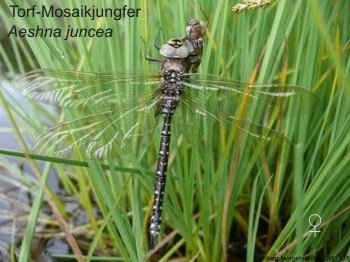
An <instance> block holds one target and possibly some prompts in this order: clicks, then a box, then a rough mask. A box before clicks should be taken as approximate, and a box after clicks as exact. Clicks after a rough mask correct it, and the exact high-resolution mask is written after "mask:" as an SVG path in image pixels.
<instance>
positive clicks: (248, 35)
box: [0, 0, 350, 261]
mask: <svg viewBox="0 0 350 262" xmlns="http://www.w3.org/2000/svg"><path fill="white" fill-rule="evenodd" d="M237 3H238V2H235V1H227V0H225V1H224V0H218V1H207V0H202V1H187V0H178V1H176V3H175V2H170V1H159V0H158V1H156V0H149V1H146V0H143V1H142V0H140V1H132V0H130V1H123V2H119V1H108V0H103V1H92V0H89V1H74V2H73V1H68V0H64V1H54V0H52V1H44V0H40V1H15V0H13V1H11V0H5V1H2V2H1V3H0V6H1V9H0V17H1V18H0V40H1V43H0V70H1V71H0V79H1V82H0V87H1V89H0V91H1V92H0V105H1V118H2V119H1V122H0V123H1V125H0V132H1V136H0V137H1V140H0V150H1V151H0V153H1V155H0V163H1V165H0V168H1V169H0V180H1V184H2V185H4V187H3V188H1V189H0V190H2V194H1V201H0V207H1V211H0V219H1V220H0V221H1V223H2V226H1V227H0V232H1V237H0V241H1V243H0V257H2V258H4V259H9V260H10V261H16V260H18V261H29V258H31V259H33V261H38V259H39V258H41V259H42V258H43V257H46V259H51V258H49V255H50V256H53V257H55V259H58V258H61V259H62V258H64V257H66V258H68V257H73V256H75V257H77V258H78V259H80V260H82V255H84V256H85V259H86V260H93V261H97V257H98V258H99V259H102V260H103V261H108V260H109V259H110V261H118V260H121V261H122V260H129V261H130V260H131V261H143V260H150V261H168V260H177V261H180V260H181V261H196V260H198V261H261V260H262V259H263V258H264V257H266V256H290V257H292V256H301V255H304V256H307V257H309V258H311V260H312V258H313V257H316V256H318V258H321V257H325V256H337V255H339V256H345V255H348V256H349V255H350V254H349V253H350V250H349V242H350V223H349V220H350V219H349V217H350V211H349V209H350V179H349V175H350V154H349V148H350V147H349V146H350V134H349V131H348V130H349V129H350V103H349V101H350V88H349V83H350V80H349V67H350V60H349V40H350V31H349V29H348V28H349V24H350V12H349V10H350V2H349V1H336V0H335V1H321V0H319V1H314V0H306V1H303V0H297V1H287V0H284V1H283V0H276V1H273V0H272V1H271V4H270V5H268V6H267V7H266V8H257V9H255V10H248V9H245V10H243V11H242V12H241V13H239V14H235V13H233V12H232V11H231V8H232V6H233V5H235V4H237ZM12 4H18V5H20V6H23V7H31V6H32V5H34V4H36V5H37V6H41V5H51V4H53V5H54V6H57V7H62V8H72V7H80V6H82V5H83V6H84V5H86V6H92V5H95V7H114V8H121V7H123V6H124V5H125V4H126V5H127V6H128V7H129V8H141V11H140V15H139V17H137V18H136V17H135V18H127V17H125V18H123V19H121V20H119V21H116V20H114V19H112V18H99V19H96V20H91V19H89V18H56V17H54V18H40V17H26V18H21V17H16V18H13V17H12V16H11V13H10V9H9V6H10V5H12ZM201 8H202V10H203V12H204V13H205V15H204V14H203V12H201ZM206 17H207V18H208V30H207V35H206V44H205V50H204V54H203V59H202V64H201V66H200V67H199V72H201V73H210V74H215V75H220V76H225V77H229V78H233V79H238V80H241V81H249V80H252V79H253V80H255V81H256V82H259V83H264V82H265V83H282V84H291V85H298V86H302V87H303V88H305V89H307V90H309V91H310V92H313V93H314V94H315V95H316V96H317V103H316V104H312V105H310V106H312V108H310V109H305V110H303V111H305V112H307V114H302V115H300V116H295V117H291V118H288V119H286V121H285V122H284V125H285V127H284V129H283V130H282V131H283V133H284V134H286V135H287V136H288V137H291V138H292V140H293V141H294V142H295V145H293V146H292V148H291V147H287V146H283V147H281V148H280V152H279V154H278V157H277V158H276V159H275V161H274V162H271V163H270V162H269V163H266V162H265V160H264V159H263V156H261V157H259V158H258V159H257V158H256V156H255V158H253V159H252V158H250V156H249V155H248V154H244V153H243V157H240V158H237V152H238V151H239V152H241V151H243V152H244V146H243V147H239V146H236V147H234V148H233V149H232V150H231V151H230V152H229V153H225V154H222V153H221V152H215V153H214V157H213V155H208V156H207V155H205V156H204V157H202V155H200V154H199V153H198V152H197V153H196V152H192V153H191V152H190V151H188V150H187V149H186V147H185V146H179V147H178V148H173V149H172V152H171V160H170V166H169V177H168V184H167V189H166V194H165V201H164V205H165V207H164V212H163V227H162V233H161V235H160V238H159V240H160V243H159V245H158V246H157V248H156V249H155V250H151V251H148V219H149V217H150V214H151V210H152V199H153V183H154V182H153V179H154V172H152V171H154V169H155V165H156V161H157V159H156V157H157V148H155V147H151V148H150V149H149V150H145V152H142V154H140V155H135V156H134V157H132V160H130V158H125V159H118V160H117V161H116V162H113V163H108V164H109V165H107V166H103V165H101V164H100V163H99V162H97V161H92V160H89V161H87V162H83V163H72V162H69V161H68V160H66V161H65V160H63V164H62V163H61V164H58V163H54V162H57V161H58V160H57V159H54V160H50V159H49V158H45V157H44V161H36V160H33V159H31V158H29V157H25V156H23V155H22V157H21V158H18V157H14V156H11V155H17V156H19V155H21V153H28V152H29V151H30V146H31V145H32V143H33V141H34V140H35V138H37V137H38V135H39V134H40V133H42V132H43V131H44V130H45V129H46V128H47V123H58V122H59V121H61V120H62V118H61V116H60V114H58V113H57V110H55V108H52V107H49V108H48V107H47V106H46V105H41V104H39V103H36V102H35V101H30V100H28V99H24V98H21V97H19V96H18V95H17V94H16V93H15V92H14V91H13V88H12V86H11V85H12V84H11V83H12V82H13V80H14V78H15V77H16V76H18V75H20V74H23V73H25V72H27V71H29V70H32V69H35V68H54V69H56V68H57V69H59V68H64V69H72V70H83V71H113V70H125V69H135V68H152V69H157V67H159V65H158V64H157V63H149V62H148V61H146V60H145V59H144V55H145V50H144V43H143V42H142V41H141V39H140V36H141V37H142V38H144V39H145V40H146V49H147V52H148V53H150V54H151V56H152V57H159V54H158V51H157V50H156V49H155V48H153V43H154V42H155V39H156V38H157V33H158V32H159V29H161V30H160V39H159V42H160V43H165V41H166V40H167V39H169V38H171V37H181V36H184V34H185V31H184V29H185V26H186V23H187V21H188V20H190V19H191V18H197V19H200V20H203V21H206ZM13 25H15V26H16V27H18V28H31V27H32V28H36V26H38V25H39V26H43V27H46V28H61V29H62V30H63V31H65V29H66V28H67V27H68V26H70V27H72V28H104V29H106V28H112V29H113V37H111V38H106V37H101V38H97V37H94V38H83V37H79V38H69V39H68V40H64V37H43V38H39V37H37V38H35V37H34V38H29V37H13V36H11V37H8V36H7V34H8V32H9V31H10V29H11V28H12V26H13ZM261 57H262V59H261V61H260V60H259V59H260V58H261ZM259 61H260V66H259V70H258V74H257V76H256V77H255V75H254V73H255V72H254V68H256V65H257V64H258V63H259ZM218 139H219V138H218V137H216V136H213V143H214V144H215V143H217V141H218ZM238 159H240V160H238ZM79 165H80V166H79ZM81 165H82V166H84V165H85V166H88V168H87V167H82V166H81ZM313 214H317V215H319V216H320V217H321V218H322V221H321V224H320V225H319V227H318V228H317V230H320V231H321V232H319V233H318V234H317V236H316V237H314V236H313V235H312V234H311V233H310V232H309V230H311V229H312V227H311V226H310V223H309V222H310V221H309V218H310V216H311V217H312V219H315V218H317V217H316V216H312V215H313ZM311 222H312V223H313V224H316V223H317V222H318V221H311ZM321 260H322V259H321ZM48 261H50V260H48ZM315 261H320V260H316V259H315Z"/></svg>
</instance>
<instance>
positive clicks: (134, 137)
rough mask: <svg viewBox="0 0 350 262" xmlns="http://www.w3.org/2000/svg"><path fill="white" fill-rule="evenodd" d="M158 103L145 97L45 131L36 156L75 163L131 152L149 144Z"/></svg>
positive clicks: (37, 142) (37, 145)
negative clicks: (72, 159) (71, 159)
mask: <svg viewBox="0 0 350 262" xmlns="http://www.w3.org/2000/svg"><path fill="white" fill-rule="evenodd" d="M157 102H158V100H157V98H155V97H154V96H153V95H149V96H144V97H143V98H140V99H138V100H135V101H133V102H131V103H127V104H126V105H124V106H119V107H115V108H113V109H108V110H105V111H101V112H98V113H94V114H90V115H86V116H82V117H80V118H77V119H74V120H71V121H66V122H63V123H61V124H58V125H56V126H54V127H52V128H50V129H49V130H47V131H46V132H45V133H44V134H43V135H42V136H41V137H40V138H39V139H38V140H37V141H36V143H35V145H34V150H35V151H38V152H39V153H45V154H54V155H58V156H66V155H69V154H74V155H75V157H76V158H78V159H86V158H103V157H105V156H107V155H109V154H113V153H114V154H119V153H120V152H132V151H134V150H136V149H137V148H139V146H140V143H142V142H144V141H149V138H147V139H145V137H148V136H150V135H151V131H152V130H153V127H154V126H155V124H156V122H157V119H156V118H155V108H156V106H155V105H156V104H157Z"/></svg>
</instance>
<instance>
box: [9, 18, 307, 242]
mask: <svg viewBox="0 0 350 262" xmlns="http://www.w3.org/2000/svg"><path fill="white" fill-rule="evenodd" d="M205 31H206V25H205V23H204V22H201V21H199V20H196V19H193V20H191V21H190V22H189V23H188V24H187V27H186V36H185V37H183V38H171V39H170V40H168V41H167V42H166V43H165V44H164V45H163V46H161V47H160V48H159V52H160V55H161V56H162V59H161V60H159V61H160V62H161V65H160V70H159V71H156V70H155V71H154V70H143V69H138V70H136V69H135V70H123V71H114V72H81V71H74V70H55V69H40V70H34V71H31V72H29V73H27V74H25V75H23V76H22V77H20V78H19V79H18V80H17V81H16V82H15V89H16V90H17V91H18V92H19V93H20V94H22V95H24V96H26V97H29V98H32V99H35V100H37V101H41V102H45V103H49V104H54V105H58V106H60V107H64V108H72V109H74V110H76V111H77V112H80V113H81V114H82V116H80V117H78V118H76V119H73V120H68V121H65V122H63V123H60V124H58V125H55V126H53V127H51V128H49V129H48V130H47V131H46V132H45V133H44V134H42V135H41V136H40V137H39V138H38V139H37V141H36V142H35V144H34V149H35V150H36V151H38V153H43V154H55V155H59V156H65V155H69V154H74V155H78V156H83V157H84V158H104V157H109V156H111V155H114V154H119V153H120V152H133V151H134V150H136V149H137V148H139V147H141V146H142V145H143V143H146V144H147V143H149V141H151V139H150V137H152V136H153V134H154V133H155V132H156V130H158V129H159V133H160V144H159V153H158V161H157V169H156V178H155V190H154V202H153V214H152V217H151V219H150V248H154V247H155V246H156V245H157V241H158V236H159V234H160V229H161V215H162V208H163V197H164V191H165V184H166V178H167V172H168V161H169V152H170V144H171V141H172V139H171V137H172V135H173V134H172V127H173V125H172V124H175V125H177V126H178V127H181V128H179V129H181V132H183V133H184V134H186V133H187V134H188V137H189V138H190V139H189V141H192V142H193V141H195V140H199V142H198V143H197V144H196V142H193V143H194V144H195V145H198V144H202V143H206V140H209V137H206V136H207V132H206V130H205V128H199V126H200V123H202V122H203V121H202V120H203V119H204V122H205V121H207V120H208V121H209V120H210V121H212V122H213V123H217V124H218V125H216V126H217V127H218V129H220V130H224V131H227V134H230V133H232V132H241V133H244V134H246V136H247V137H250V138H251V139H252V140H257V141H263V142H266V143H269V142H271V141H276V140H278V141H281V140H283V141H284V140H286V137H285V136H284V135H282V134H281V133H280V132H278V131H275V130H273V129H270V128H268V127H266V126H264V125H263V124H260V123H253V122H251V121H248V120H247V119H244V118H241V117H238V116H237V115H236V109H237V107H238V106H239V105H240V103H241V101H242V99H244V101H246V102H245V104H246V105H247V106H249V105H253V104H255V103H259V104H260V103H261V104H266V105H267V108H274V107H276V106H277V107H279V108H282V107H283V108H284V107H285V106H286V105H289V104H291V103H289V101H291V100H293V101H295V100H296V101H299V102H300V103H299V106H300V107H298V108H294V114H298V113H299V112H300V110H303V108H305V107H307V106H308V102H309V101H311V100H312V99H313V95H312V93H311V92H309V91H307V90H305V89H303V88H301V87H298V86H289V85H279V84H275V85H273V84H251V83H244V82H240V81H237V80H232V79H230V78H225V77H220V76H216V75H211V74H200V73H197V72H196V71H197V69H198V67H199V65H200V63H201V59H202V54H203V48H204V35H205ZM149 60H151V61H158V60H154V59H149ZM291 105H292V104H291ZM160 119H162V121H161V123H160ZM201 121H202V122H201ZM195 136H198V137H197V138H195Z"/></svg>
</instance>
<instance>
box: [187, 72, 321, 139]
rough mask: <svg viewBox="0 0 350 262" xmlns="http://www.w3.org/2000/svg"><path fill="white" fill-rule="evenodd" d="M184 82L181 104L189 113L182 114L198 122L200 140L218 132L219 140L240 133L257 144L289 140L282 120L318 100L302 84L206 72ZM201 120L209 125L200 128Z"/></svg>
mask: <svg viewBox="0 0 350 262" xmlns="http://www.w3.org/2000/svg"><path fill="white" fill-rule="evenodd" d="M184 85H185V86H186V87H185V89H184V94H183V100H182V102H181V103H182V104H181V105H183V106H184V107H186V109H183V110H184V111H190V113H181V115H191V116H192V117H191V119H190V120H189V121H187V122H188V123H190V122H192V123H194V121H195V119H196V122H197V123H199V124H196V125H197V127H195V126H194V124H192V125H193V127H192V130H197V131H196V136H198V137H199V142H201V141H203V142H204V141H206V140H208V138H209V139H210V138H212V136H215V135H216V136H217V137H218V138H219V137H220V139H221V138H222V137H224V139H225V138H226V139H228V138H229V137H230V136H232V137H236V138H237V136H238V134H239V133H241V134H240V135H239V139H240V140H242V139H243V140H244V139H251V140H254V141H256V143H261V142H263V143H265V144H271V143H273V144H276V143H282V142H283V141H289V139H288V138H287V137H286V136H284V135H283V123H281V122H282V121H283V119H284V118H285V117H293V116H299V115H300V114H302V113H306V112H310V111H312V109H313V105H314V104H315V103H316V101H317V99H316V97H315V96H314V95H313V94H312V93H311V92H309V91H307V90H305V89H303V88H301V87H299V86H291V85H278V84H276V85H273V84H269V85H267V84H247V83H244V82H240V81H236V80H232V79H228V78H223V77H218V76H214V75H207V74H191V78H190V80H188V82H184ZM209 119H210V120H209ZM180 121H182V120H180ZM201 121H202V122H203V123H204V122H206V123H204V124H205V125H206V126H207V128H203V127H201V126H202V124H201ZM210 121H211V122H212V123H211V125H212V126H211V127H210ZM208 126H209V128H208ZM189 130H191V129H189ZM276 130H279V131H276ZM219 134H220V136H219ZM242 134H243V135H242ZM190 141H193V139H192V140H190ZM289 142H291V141H289ZM254 143H255V142H254Z"/></svg>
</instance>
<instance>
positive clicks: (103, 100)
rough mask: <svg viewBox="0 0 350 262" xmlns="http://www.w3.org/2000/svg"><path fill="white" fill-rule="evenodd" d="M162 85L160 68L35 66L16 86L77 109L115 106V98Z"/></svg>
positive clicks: (31, 95)
mask: <svg viewBox="0 0 350 262" xmlns="http://www.w3.org/2000/svg"><path fill="white" fill-rule="evenodd" d="M155 85H159V73H158V72H157V71H146V70H133V71H123V72H118V71H116V72H102V73H94V72H79V71H70V70H52V69H46V70H45V69H44V70H35V71H32V72H29V73H27V74H26V75H24V76H22V77H20V78H19V79H17V81H16V82H15V89H16V90H17V91H18V92H19V93H20V94H22V95H24V96H27V97H29V98H32V99H35V100H38V101H42V102H45V103H49V104H55V105H59V106H62V107H69V108H74V109H84V108H98V109H107V108H113V107H114V104H115V101H118V100H119V101H124V102H125V101H127V100H128V99H132V98H134V97H142V96H143V95H144V93H146V92H149V91H150V90H151V89H152V88H154V86H155Z"/></svg>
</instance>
